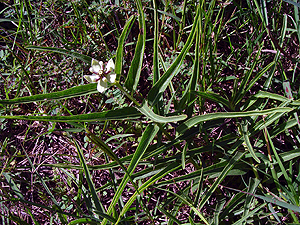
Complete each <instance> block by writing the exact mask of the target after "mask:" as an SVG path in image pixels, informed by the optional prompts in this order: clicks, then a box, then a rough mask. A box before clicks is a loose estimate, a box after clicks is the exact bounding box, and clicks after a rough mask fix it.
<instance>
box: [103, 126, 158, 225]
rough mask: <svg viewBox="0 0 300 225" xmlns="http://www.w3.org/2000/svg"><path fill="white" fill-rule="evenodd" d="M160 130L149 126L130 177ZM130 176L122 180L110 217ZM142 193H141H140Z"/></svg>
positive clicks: (133, 159)
mask: <svg viewBox="0 0 300 225" xmlns="http://www.w3.org/2000/svg"><path fill="white" fill-rule="evenodd" d="M158 130H159V128H158V126H154V125H149V126H148V127H147V128H146V130H145V132H144V133H143V136H142V139H141V141H140V144H139V146H138V148H137V150H136V151H135V153H134V155H133V157H132V159H131V162H130V164H129V167H128V170H127V171H128V173H129V176H131V175H132V173H133V171H134V169H135V168H136V166H137V165H138V163H139V161H140V160H141V158H142V157H143V155H144V153H145V151H146V149H147V148H148V146H149V145H150V143H151V142H152V140H153V138H154V137H155V135H156V134H157V132H158ZM129 176H124V178H123V179H122V182H121V183H120V185H119V187H118V190H117V191H116V193H115V195H114V197H113V199H112V202H111V204H110V206H109V208H108V209H107V214H108V215H110V214H111V212H112V210H113V209H114V207H115V205H116V204H117V201H118V199H119V198H120V196H121V194H122V192H123V190H124V188H125V187H126V185H127V183H128V181H129ZM138 193H140V192H138ZM101 224H102V225H104V224H106V221H105V220H103V222H102V223H101Z"/></svg>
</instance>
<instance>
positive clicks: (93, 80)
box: [84, 75, 100, 83]
mask: <svg viewBox="0 0 300 225" xmlns="http://www.w3.org/2000/svg"><path fill="white" fill-rule="evenodd" d="M84 78H85V79H86V80H87V81H88V82H90V83H96V82H97V81H98V80H99V78H100V77H99V75H84Z"/></svg>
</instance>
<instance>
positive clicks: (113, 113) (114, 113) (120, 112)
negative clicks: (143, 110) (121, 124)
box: [0, 107, 141, 122]
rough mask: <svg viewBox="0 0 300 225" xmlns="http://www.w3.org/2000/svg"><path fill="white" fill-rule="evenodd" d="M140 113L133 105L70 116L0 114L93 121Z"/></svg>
mask: <svg viewBox="0 0 300 225" xmlns="http://www.w3.org/2000/svg"><path fill="white" fill-rule="evenodd" d="M140 116H141V114H140V113H139V112H138V111H137V109H136V108H133V107H125V108H122V109H116V110H108V111H105V112H95V113H89V114H81V115H71V116H0V118H3V119H18V120H35V121H53V122H93V121H106V120H125V119H126V120H127V119H137V118H139V117H140Z"/></svg>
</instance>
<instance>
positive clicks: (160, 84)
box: [148, 8, 200, 106]
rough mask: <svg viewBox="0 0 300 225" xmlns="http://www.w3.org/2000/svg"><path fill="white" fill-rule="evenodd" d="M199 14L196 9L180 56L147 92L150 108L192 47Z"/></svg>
mask: <svg viewBox="0 0 300 225" xmlns="http://www.w3.org/2000/svg"><path fill="white" fill-rule="evenodd" d="M199 14H200V9H199V8H198V10H197V14H196V17H195V19H194V23H193V27H192V30H191V32H190V34H189V37H188V39H187V41H186V43H185V45H184V46H183V48H182V50H181V52H180V54H179V55H178V56H177V58H176V59H175V61H174V62H173V63H172V65H171V66H170V68H169V69H168V70H167V71H166V72H165V73H164V75H163V76H162V77H161V78H160V79H159V80H158V81H157V82H156V84H155V85H154V86H153V88H152V89H151V90H150V91H149V94H148V101H149V104H150V105H151V106H152V105H154V104H155V103H156V102H157V101H158V100H159V98H160V97H161V95H162V93H163V92H164V91H165V90H166V88H167V86H168V85H169V83H170V82H171V80H172V78H173V77H174V76H175V75H176V74H177V72H178V70H179V67H180V66H181V64H182V62H183V60H184V58H185V56H186V54H187V52H188V50H189V49H190V47H191V46H192V43H193V40H194V37H195V34H196V27H197V24H198V18H199Z"/></svg>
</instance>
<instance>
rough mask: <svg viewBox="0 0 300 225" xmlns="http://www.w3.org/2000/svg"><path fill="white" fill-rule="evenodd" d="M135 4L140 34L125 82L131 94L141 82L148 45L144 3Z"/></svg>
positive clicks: (138, 1)
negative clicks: (145, 51) (146, 45)
mask: <svg viewBox="0 0 300 225" xmlns="http://www.w3.org/2000/svg"><path fill="white" fill-rule="evenodd" d="M135 2H136V5H137V8H138V11H139V29H140V33H139V36H138V41H137V44H136V47H135V53H134V57H133V60H132V62H131V65H130V68H129V71H128V75H127V78H126V81H125V87H126V88H127V89H128V90H129V91H131V92H133V91H135V90H136V87H137V85H138V83H139V80H140V74H141V70H142V64H143V58H144V50H145V43H146V24H145V16H144V11H143V6H142V2H141V0H136V1H135Z"/></svg>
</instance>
